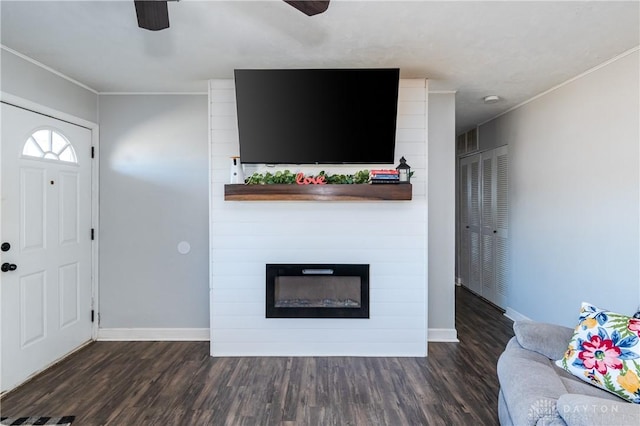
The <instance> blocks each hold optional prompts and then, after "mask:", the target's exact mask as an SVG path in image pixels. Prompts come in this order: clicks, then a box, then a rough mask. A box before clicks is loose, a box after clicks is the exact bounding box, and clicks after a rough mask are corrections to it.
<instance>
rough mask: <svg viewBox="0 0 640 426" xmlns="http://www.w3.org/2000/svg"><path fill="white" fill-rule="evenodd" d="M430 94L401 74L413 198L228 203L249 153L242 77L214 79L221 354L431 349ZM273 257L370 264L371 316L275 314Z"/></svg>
mask: <svg viewBox="0 0 640 426" xmlns="http://www.w3.org/2000/svg"><path fill="white" fill-rule="evenodd" d="M371 90H375V87H372V88H371ZM427 99H428V97H427V81H426V80H425V79H415V80H401V81H400V92H399V104H398V130H397V137H396V164H397V163H398V159H399V158H400V156H403V155H404V156H405V157H406V158H407V162H408V163H409V164H410V165H411V167H412V170H413V171H415V175H414V178H413V180H412V183H413V184H414V185H413V200H412V201H378V202H336V201H333V202H326V201H325V202H314V201H297V202H287V201H274V202H264V201H244V202H242V201H224V184H226V183H228V182H229V173H230V159H229V157H231V156H233V155H238V153H239V146H238V130H237V124H236V123H237V122H236V106H235V93H234V83H233V80H211V81H210V82H209V100H210V123H211V135H210V137H211V140H210V143H211V164H210V168H211V193H210V196H211V206H210V207H211V209H210V221H211V224H210V225H211V226H210V233H211V241H210V245H211V288H210V297H211V300H210V315H211V355H213V356H312V355H316V356H323V355H324V356H333V355H336V356H337V355H352V356H426V353H427V308H426V307H427V270H426V269H427V266H426V265H427V197H426V188H427V186H426V176H427V169H426V167H427V146H428V145H427V134H428V133H427ZM371 167H379V166H366V165H365V166H363V165H355V166H326V165H324V166H322V169H324V170H327V171H328V172H333V173H335V172H338V171H343V172H354V171H356V170H360V169H364V168H371ZM279 168H280V169H285V168H288V169H290V170H291V171H293V172H297V171H304V172H305V173H314V172H317V171H319V170H320V169H319V168H317V167H313V166H295V165H292V166H289V167H279ZM258 169H261V168H260V167H257V166H247V167H246V174H247V175H248V174H250V173H252V172H253V171H255V170H258ZM270 170H271V171H273V169H272V168H271V169H270ZM267 263H368V264H370V265H371V266H370V304H371V305H370V314H371V318H370V319H333V318H331V319H290V318H283V319H267V318H265V264H267Z"/></svg>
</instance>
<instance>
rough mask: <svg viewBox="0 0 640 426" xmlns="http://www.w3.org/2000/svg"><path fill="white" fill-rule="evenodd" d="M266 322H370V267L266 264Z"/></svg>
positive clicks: (359, 265) (354, 265)
mask: <svg viewBox="0 0 640 426" xmlns="http://www.w3.org/2000/svg"><path fill="white" fill-rule="evenodd" d="M266 278H267V280H266V317H267V318H369V265H361V264H357V265H356V264H267V265H266Z"/></svg>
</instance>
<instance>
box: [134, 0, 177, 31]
mask: <svg viewBox="0 0 640 426" xmlns="http://www.w3.org/2000/svg"><path fill="white" fill-rule="evenodd" d="M134 3H135V5H136V15H137V16H138V26H139V27H140V28H144V29H145V30H151V31H158V30H164V29H165V28H169V9H168V8H167V2H166V1H163V0H134Z"/></svg>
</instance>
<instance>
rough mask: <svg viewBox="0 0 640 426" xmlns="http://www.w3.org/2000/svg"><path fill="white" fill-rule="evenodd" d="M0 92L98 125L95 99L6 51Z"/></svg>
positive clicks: (0, 51)
mask: <svg viewBox="0 0 640 426" xmlns="http://www.w3.org/2000/svg"><path fill="white" fill-rule="evenodd" d="M0 64H1V69H0V71H1V74H0V75H1V76H2V79H1V80H0V90H2V92H4V93H8V94H11V95H14V96H17V97H19V98H22V99H26V100H28V101H31V102H35V103H37V104H40V105H43V106H46V107H49V108H53V109H55V110H57V111H60V112H64V113H66V114H70V115H73V116H75V117H78V118H82V119H84V120H87V121H91V122H92V123H97V122H98V95H97V94H96V93H94V92H92V91H90V90H87V89H85V88H83V87H80V86H78V85H77V84H75V83H72V82H71V81H69V80H67V79H65V78H62V77H60V76H58V75H56V74H53V73H51V72H49V71H48V70H46V69H44V68H42V67H40V66H37V65H35V64H33V63H32V62H29V61H27V60H25V59H23V58H21V57H19V56H17V55H15V54H13V53H11V52H9V51H7V50H5V49H0Z"/></svg>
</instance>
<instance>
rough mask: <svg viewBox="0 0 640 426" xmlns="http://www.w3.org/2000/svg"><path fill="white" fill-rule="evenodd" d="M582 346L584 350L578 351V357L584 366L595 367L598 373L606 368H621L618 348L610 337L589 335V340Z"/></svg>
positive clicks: (604, 371) (602, 372) (603, 371)
mask: <svg viewBox="0 0 640 426" xmlns="http://www.w3.org/2000/svg"><path fill="white" fill-rule="evenodd" d="M582 347H583V348H584V350H583V351H580V353H578V358H580V359H581V360H582V362H583V363H584V366H585V367H586V368H588V369H592V368H595V369H596V370H597V371H598V373H600V374H606V373H607V368H613V369H615V370H620V369H622V361H620V360H619V359H618V357H619V356H620V348H618V347H617V346H615V345H614V344H613V342H612V341H611V339H602V338H601V337H600V336H598V335H595V336H591V341H590V342H584V343H582Z"/></svg>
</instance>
